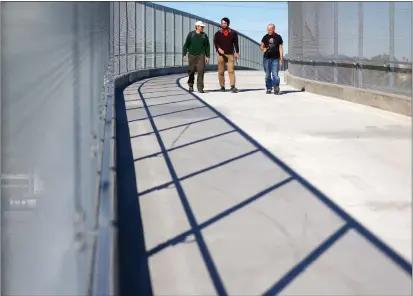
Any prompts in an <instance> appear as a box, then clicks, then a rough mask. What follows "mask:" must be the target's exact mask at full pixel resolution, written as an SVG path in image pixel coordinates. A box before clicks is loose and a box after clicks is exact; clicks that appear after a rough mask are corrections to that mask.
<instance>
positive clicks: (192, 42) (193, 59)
mask: <svg viewBox="0 0 413 296" xmlns="http://www.w3.org/2000/svg"><path fill="white" fill-rule="evenodd" d="M204 27H205V25H204V23H203V22H201V21H198V22H196V23H195V31H192V32H189V34H188V36H187V37H186V41H185V44H184V48H183V50H182V52H183V55H184V61H185V62H186V61H188V64H189V70H188V75H189V79H188V85H189V91H190V92H193V91H194V81H195V72H196V70H197V68H198V78H197V86H198V91H199V92H200V93H203V92H204V72H205V64H208V63H209V50H210V48H209V39H208V36H207V34H205V33H204V32H203V30H204ZM187 54H188V57H187V56H186V55H187Z"/></svg>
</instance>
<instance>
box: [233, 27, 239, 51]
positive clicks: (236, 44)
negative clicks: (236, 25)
mask: <svg viewBox="0 0 413 296" xmlns="http://www.w3.org/2000/svg"><path fill="white" fill-rule="evenodd" d="M234 47H235V52H236V53H239V44H238V34H237V32H235V31H234Z"/></svg>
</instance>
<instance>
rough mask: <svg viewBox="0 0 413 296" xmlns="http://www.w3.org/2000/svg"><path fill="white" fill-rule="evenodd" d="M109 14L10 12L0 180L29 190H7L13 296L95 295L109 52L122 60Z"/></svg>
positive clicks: (6, 254) (94, 7) (78, 7)
mask: <svg viewBox="0 0 413 296" xmlns="http://www.w3.org/2000/svg"><path fill="white" fill-rule="evenodd" d="M110 6H112V7H113V10H112V11H113V12H115V10H117V9H118V8H117V7H118V5H116V4H115V3H113V4H111V3H109V2H107V3H102V2H49V3H46V2H26V3H21V2H20V3H19V2H14V3H13V2H9V3H2V4H1V10H2V11H1V13H2V24H1V25H2V32H1V34H2V40H4V41H5V42H3V43H2V55H1V67H2V70H3V71H4V73H7V75H3V76H2V98H1V99H2V114H1V126H2V133H1V137H2V149H1V158H2V167H1V170H2V172H1V173H2V174H1V177H2V180H5V179H6V180H9V181H13V180H14V181H16V180H17V181H18V180H21V181H24V182H25V183H26V182H27V183H26V184H27V186H25V187H22V188H20V189H17V192H16V191H14V190H16V189H14V190H10V188H5V187H3V186H2V188H1V189H2V190H1V199H2V207H1V210H2V264H3V270H4V271H6V270H7V272H4V273H2V294H4V295H86V294H87V291H88V287H87V286H88V278H89V271H90V270H89V267H90V264H91V256H90V254H91V253H92V252H93V248H92V239H93V240H94V237H96V236H95V235H93V236H90V235H88V234H89V233H92V232H93V233H96V234H97V236H98V237H99V234H98V232H99V228H100V226H99V227H98V228H95V223H96V220H95V217H96V214H97V211H96V210H97V209H96V207H95V205H96V203H97V201H98V188H97V183H98V170H101V169H102V166H101V163H100V161H99V159H101V156H102V150H103V147H102V145H101V140H102V139H103V138H104V133H103V131H104V130H103V127H104V122H105V119H106V118H105V116H106V112H105V111H104V108H102V107H103V106H104V105H106V104H108V97H109V92H108V91H107V90H108V88H109V85H111V86H113V67H112V65H111V64H110V56H109V53H110V51H112V52H113V53H115V52H117V53H118V54H119V43H118V42H116V43H115V42H113V40H109V38H116V37H117V38H118V39H119V34H118V32H119V31H116V29H117V28H118V27H115V24H116V23H118V22H117V21H118V19H116V18H115V17H114V14H112V15H110ZM33 16H36V17H33ZM109 17H110V19H109ZM111 20H112V21H113V22H110V21H111ZM110 25H111V26H112V29H111V30H109V26H110ZM22 28H23V29H22ZM110 47H112V48H110ZM27 89H30V91H27ZM110 96H112V94H111V95H110ZM100 218H101V219H102V218H103V219H110V218H109V217H101V216H100ZM96 231H97V232H96ZM108 239H109V238H108ZM107 247H108V248H107V250H110V249H111V247H110V246H109V245H108V246H107ZM101 255H102V256H105V255H108V254H107V253H106V254H105V253H104V251H103V253H101ZM39 268H40V269H41V272H39ZM22 279H24V280H22ZM104 280H105V281H109V280H110V279H109V278H105V279H104Z"/></svg>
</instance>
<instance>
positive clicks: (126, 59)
mask: <svg viewBox="0 0 413 296" xmlns="http://www.w3.org/2000/svg"><path fill="white" fill-rule="evenodd" d="M125 10H126V11H125V16H126V18H125V21H126V40H125V51H126V54H125V61H126V73H128V72H129V63H128V55H129V53H128V38H129V20H128V2H125Z"/></svg>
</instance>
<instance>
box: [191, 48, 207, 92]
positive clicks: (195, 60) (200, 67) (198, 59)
mask: <svg viewBox="0 0 413 296" xmlns="http://www.w3.org/2000/svg"><path fill="white" fill-rule="evenodd" d="M188 64H189V70H188V75H189V78H188V85H189V86H194V81H195V72H196V71H198V77H197V80H196V83H197V87H198V90H203V89H204V72H205V54H200V55H192V54H189V55H188Z"/></svg>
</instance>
